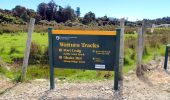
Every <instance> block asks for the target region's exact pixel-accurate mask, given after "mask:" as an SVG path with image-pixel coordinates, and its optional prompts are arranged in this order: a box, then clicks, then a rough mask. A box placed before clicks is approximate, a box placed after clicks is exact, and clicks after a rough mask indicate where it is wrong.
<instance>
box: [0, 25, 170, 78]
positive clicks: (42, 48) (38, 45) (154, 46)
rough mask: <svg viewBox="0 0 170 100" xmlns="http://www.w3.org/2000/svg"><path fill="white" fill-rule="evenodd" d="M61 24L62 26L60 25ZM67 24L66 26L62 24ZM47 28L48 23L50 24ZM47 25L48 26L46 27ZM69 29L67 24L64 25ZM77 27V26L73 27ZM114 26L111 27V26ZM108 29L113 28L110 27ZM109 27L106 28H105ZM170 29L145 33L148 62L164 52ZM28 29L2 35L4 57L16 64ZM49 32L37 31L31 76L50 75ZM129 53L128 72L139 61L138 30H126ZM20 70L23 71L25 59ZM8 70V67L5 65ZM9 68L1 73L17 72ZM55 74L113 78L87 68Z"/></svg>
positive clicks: (30, 68) (2, 55)
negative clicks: (137, 53) (131, 31)
mask: <svg viewBox="0 0 170 100" xmlns="http://www.w3.org/2000/svg"><path fill="white" fill-rule="evenodd" d="M58 27H59V26H58ZM61 27H64V26H61ZM46 28H47V27H46ZM46 28H44V29H46ZM64 28H65V29H66V27H64ZM72 28H73V27H72ZM109 28H111V27H109ZM109 28H108V29H106V30H110V29H109ZM69 29H70V28H69ZM103 30H105V29H103ZM169 32H170V31H169V30H163V31H160V30H155V33H153V34H151V33H147V34H146V37H145V48H144V57H143V60H144V62H146V61H149V60H150V59H153V58H156V57H158V56H160V55H162V56H163V55H164V52H165V51H164V50H165V45H166V44H167V43H168V37H167V36H168V35H167V34H169ZM26 36H27V35H26V34H25V33H21V32H18V33H14V34H13V35H11V34H5V33H4V34H3V35H0V40H3V41H2V42H0V57H2V58H3V60H4V61H5V62H8V63H11V64H14V63H17V62H19V61H20V60H22V59H23V54H24V50H25V41H26ZM47 39H48V36H47V33H44V32H43V33H40V34H39V33H34V34H33V39H32V45H31V54H30V62H29V65H30V66H29V67H28V71H27V78H28V80H31V79H36V78H49V65H48V49H47V48H48V46H47V45H48V40H47ZM124 48H125V57H124V65H125V66H124V72H125V73H127V72H128V71H129V70H133V69H134V68H135V64H136V49H137V34H135V32H134V33H133V34H125V47H124ZM20 62H21V63H20V64H19V67H18V69H17V70H14V72H20V69H21V68H20V67H21V64H22V61H20ZM2 70H4V69H2ZM14 72H11V71H8V70H4V71H1V72H0V73H3V74H5V73H14ZM7 76H8V77H16V78H12V79H15V80H17V79H19V75H18V73H17V74H16V73H14V74H9V75H8V74H7ZM55 76H56V77H58V78H59V79H61V80H68V81H90V80H103V79H110V78H111V79H112V78H113V76H114V74H113V72H108V71H103V72H100V71H97V72H96V71H84V70H71V69H64V70H63V69H58V68H57V69H55Z"/></svg>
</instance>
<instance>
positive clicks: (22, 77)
mask: <svg viewBox="0 0 170 100" xmlns="http://www.w3.org/2000/svg"><path fill="white" fill-rule="evenodd" d="M34 23H35V19H34V18H31V19H30V23H29V28H28V37H27V42H26V48H25V55H24V60H23V65H22V74H21V82H22V81H24V80H25V77H26V71H27V66H28V60H29V54H30V48H31V38H32V33H33V30H34Z"/></svg>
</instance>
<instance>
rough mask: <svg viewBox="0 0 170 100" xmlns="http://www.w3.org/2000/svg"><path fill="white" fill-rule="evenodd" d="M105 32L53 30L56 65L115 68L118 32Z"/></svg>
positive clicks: (60, 66) (89, 68)
mask: <svg viewBox="0 0 170 100" xmlns="http://www.w3.org/2000/svg"><path fill="white" fill-rule="evenodd" d="M76 32H81V33H79V34H76ZM90 32H91V34H90ZM92 32H93V33H92ZM104 32H105V33H106V34H102V33H101V31H71V30H70V31H61V30H58V31H57V30H54V31H52V40H53V41H52V43H53V46H52V51H53V63H54V67H57V68H71V69H87V70H114V64H115V59H116V58H115V50H116V32H115V31H109V32H108V33H107V32H106V31H104Z"/></svg>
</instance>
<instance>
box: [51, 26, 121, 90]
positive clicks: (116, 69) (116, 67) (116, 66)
mask: <svg viewBox="0 0 170 100" xmlns="http://www.w3.org/2000/svg"><path fill="white" fill-rule="evenodd" d="M60 32H62V33H61V34H64V33H65V32H68V33H69V34H71V35H73V34H76V35H87V34H86V33H88V35H89V34H90V35H96V33H100V34H101V36H102V35H112V34H113V31H85V30H84V31H83V30H82V31H80V30H53V28H48V43H49V44H48V53H49V64H50V90H51V89H54V88H55V80H54V78H55V77H54V68H55V67H54V61H53V45H54V44H53V34H58V33H60ZM120 32H121V29H116V34H114V35H115V38H116V41H115V42H116V43H115V44H116V47H115V52H116V53H115V57H114V58H115V64H114V90H118V89H119V87H118V81H119V62H120ZM100 34H98V35H100ZM65 35H67V34H65Z"/></svg>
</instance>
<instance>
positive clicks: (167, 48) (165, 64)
mask: <svg viewBox="0 0 170 100" xmlns="http://www.w3.org/2000/svg"><path fill="white" fill-rule="evenodd" d="M169 48H170V46H168V45H167V46H166V51H165V62H164V69H165V70H167V65H168V50H169Z"/></svg>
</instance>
